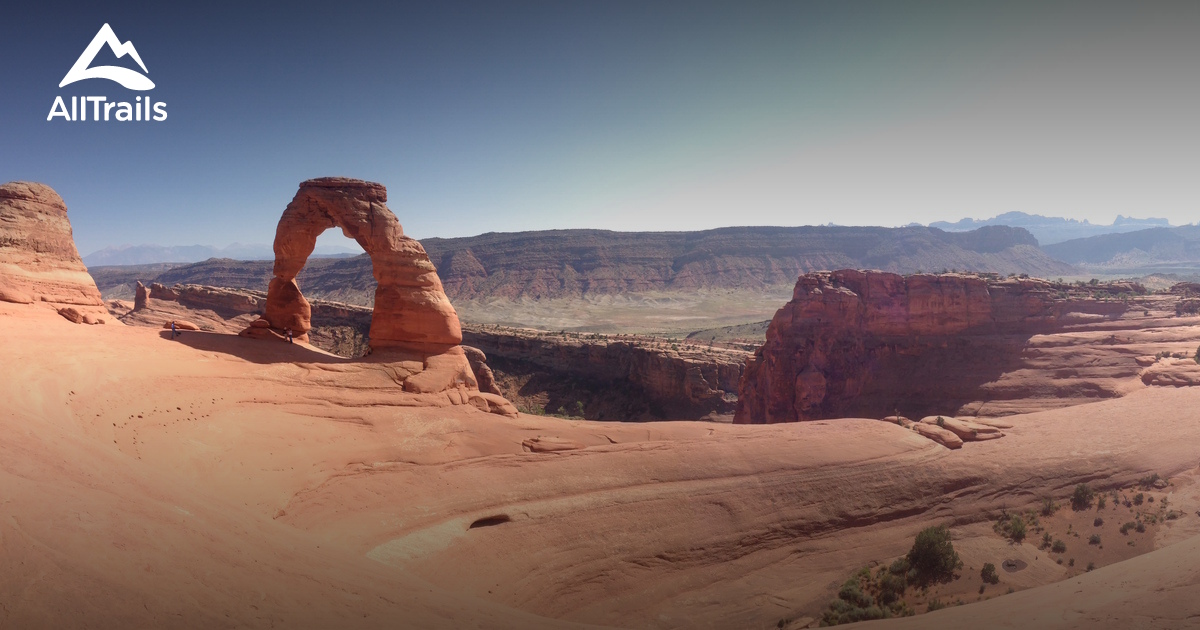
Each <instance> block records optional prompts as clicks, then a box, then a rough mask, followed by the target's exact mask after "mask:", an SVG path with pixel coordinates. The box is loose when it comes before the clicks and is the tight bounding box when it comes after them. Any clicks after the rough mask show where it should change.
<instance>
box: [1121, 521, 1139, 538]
mask: <svg viewBox="0 0 1200 630" xmlns="http://www.w3.org/2000/svg"><path fill="white" fill-rule="evenodd" d="M1136 527H1137V523H1134V522H1133V521H1129V522H1128V523H1125V524H1124V525H1121V533H1122V534H1126V535H1128V534H1129V530H1131V529H1135V528H1136Z"/></svg>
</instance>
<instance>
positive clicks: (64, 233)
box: [0, 182, 111, 324]
mask: <svg viewBox="0 0 1200 630" xmlns="http://www.w3.org/2000/svg"><path fill="white" fill-rule="evenodd" d="M0 301H3V302H13V303H17V304H36V305H42V306H48V307H50V308H53V309H54V310H56V311H59V314H61V315H62V316H63V317H65V318H66V319H68V320H70V321H73V322H76V323H87V324H103V323H105V322H107V321H110V320H111V317H110V316H109V315H108V311H107V310H106V309H105V308H104V302H103V300H101V298H100V290H99V289H97V288H96V283H95V281H94V280H92V277H91V276H90V275H88V272H87V267H84V266H83V261H81V260H80V259H79V251H78V250H76V249H75V241H74V239H73V238H72V234H71V222H70V220H69V219H68V218H67V204H66V203H65V202H63V200H62V197H60V196H58V193H56V192H54V190H53V189H52V188H50V187H49V186H46V185H45V184H38V183H33V182H10V183H7V184H4V185H3V186H0Z"/></svg>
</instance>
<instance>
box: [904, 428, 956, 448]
mask: <svg viewBox="0 0 1200 630" xmlns="http://www.w3.org/2000/svg"><path fill="white" fill-rule="evenodd" d="M912 430H913V431H916V432H917V433H920V434H921V435H923V436H925V437H927V438H929V439H931V440H933V441H934V442H937V443H938V444H941V445H942V446H945V447H946V448H949V449H959V448H962V445H963V441H962V438H960V437H958V436H957V435H955V434H953V433H951V432H950V431H948V430H946V429H943V428H942V427H939V426H938V425H936V424H925V423H924V422H917V423H914V424H913V425H912Z"/></svg>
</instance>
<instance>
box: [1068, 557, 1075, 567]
mask: <svg viewBox="0 0 1200 630" xmlns="http://www.w3.org/2000/svg"><path fill="white" fill-rule="evenodd" d="M1067 566H1069V567H1073V566H1075V558H1071V559H1070V560H1067Z"/></svg>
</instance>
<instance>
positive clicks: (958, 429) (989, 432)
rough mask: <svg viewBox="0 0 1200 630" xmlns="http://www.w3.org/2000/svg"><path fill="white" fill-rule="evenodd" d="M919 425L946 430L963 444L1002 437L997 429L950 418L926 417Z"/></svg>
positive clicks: (1002, 434)
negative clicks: (933, 426)
mask: <svg viewBox="0 0 1200 630" xmlns="http://www.w3.org/2000/svg"><path fill="white" fill-rule="evenodd" d="M921 424H925V425H935V426H938V427H941V428H943V429H946V430H947V431H949V432H951V433H953V434H954V435H957V436H958V437H959V439H961V440H962V441H964V442H982V441H984V440H994V439H996V438H1001V437H1004V433H1002V432H1001V431H1000V429H998V428H997V427H994V426H988V425H985V424H980V423H977V422H972V421H970V420H964V419H962V418H954V417H952V416H926V417H924V418H921Z"/></svg>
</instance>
